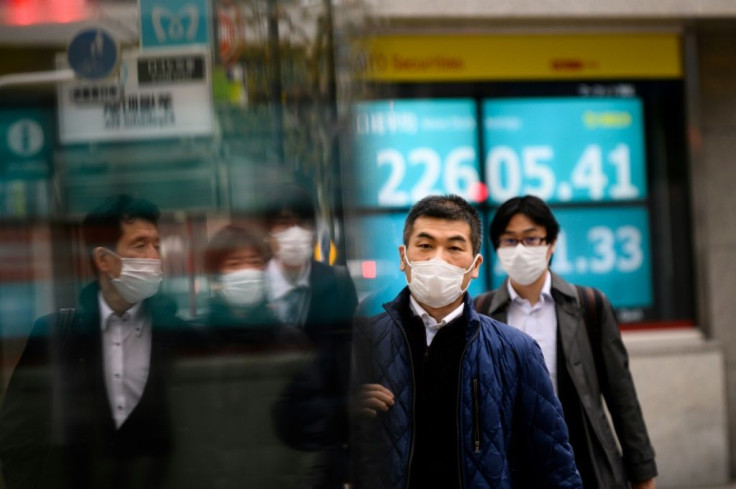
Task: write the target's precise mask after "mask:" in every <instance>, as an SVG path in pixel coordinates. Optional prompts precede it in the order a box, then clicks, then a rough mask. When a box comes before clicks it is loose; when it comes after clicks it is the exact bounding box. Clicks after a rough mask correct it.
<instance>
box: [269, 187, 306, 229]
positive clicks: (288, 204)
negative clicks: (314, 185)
mask: <svg viewBox="0 0 736 489" xmlns="http://www.w3.org/2000/svg"><path fill="white" fill-rule="evenodd" d="M271 196H272V197H271V199H270V201H269V202H268V204H267V205H266V209H265V211H264V216H263V217H264V218H265V221H266V226H268V227H269V228H271V227H272V226H273V225H274V224H275V223H277V222H278V220H279V218H280V217H283V216H284V215H291V216H293V217H295V218H296V219H297V220H299V221H303V222H306V223H308V224H310V225H311V226H314V225H315V224H316V222H317V213H316V211H315V206H314V198H313V196H312V194H311V193H310V192H308V191H307V190H306V189H305V188H304V187H303V186H301V185H299V184H296V183H284V184H280V185H276V186H275V187H273V188H272V189H271Z"/></svg>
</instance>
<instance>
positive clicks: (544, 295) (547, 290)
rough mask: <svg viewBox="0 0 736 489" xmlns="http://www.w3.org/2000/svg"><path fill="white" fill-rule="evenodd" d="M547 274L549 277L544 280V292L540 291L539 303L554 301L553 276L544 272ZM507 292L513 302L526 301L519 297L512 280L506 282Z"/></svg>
mask: <svg viewBox="0 0 736 489" xmlns="http://www.w3.org/2000/svg"><path fill="white" fill-rule="evenodd" d="M544 273H546V274H547V276H546V277H545V278H544V284H543V285H542V290H540V291H539V302H540V303H544V302H546V301H552V300H553V299H552V274H551V273H549V270H547V271H546V272H544ZM506 290H507V291H508V293H509V297H510V298H511V302H518V301H525V300H526V299H524V298H523V297H521V296H520V295H519V293H518V292H516V289H514V287H513V286H512V285H511V279H509V280H506Z"/></svg>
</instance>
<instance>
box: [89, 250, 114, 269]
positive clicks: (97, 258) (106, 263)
mask: <svg viewBox="0 0 736 489" xmlns="http://www.w3.org/2000/svg"><path fill="white" fill-rule="evenodd" d="M111 258H112V257H111V256H110V253H108V252H107V251H106V250H105V248H103V247H102V246H98V247H97V248H95V249H94V250H92V261H93V262H94V264H95V267H97V271H99V272H100V273H110V271H111V270H112V263H111V262H110V259H111Z"/></svg>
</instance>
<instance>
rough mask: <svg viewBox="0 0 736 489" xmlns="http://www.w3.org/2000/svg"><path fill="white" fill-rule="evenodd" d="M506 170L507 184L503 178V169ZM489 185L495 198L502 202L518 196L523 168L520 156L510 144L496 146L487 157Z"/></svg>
mask: <svg viewBox="0 0 736 489" xmlns="http://www.w3.org/2000/svg"><path fill="white" fill-rule="evenodd" d="M504 168H505V170H506V184H505V185H504V181H503V179H502V178H501V170H502V169H504ZM486 175H487V176H488V187H489V189H490V194H491V195H492V196H493V198H494V200H496V201H498V202H502V201H505V200H508V199H510V198H511V197H516V196H517V195H519V191H520V190H521V169H520V165H519V157H518V156H517V155H516V152H515V151H514V150H513V149H512V148H510V147H508V146H496V147H495V148H493V149H492V150H491V151H490V153H488V158H487V159H486Z"/></svg>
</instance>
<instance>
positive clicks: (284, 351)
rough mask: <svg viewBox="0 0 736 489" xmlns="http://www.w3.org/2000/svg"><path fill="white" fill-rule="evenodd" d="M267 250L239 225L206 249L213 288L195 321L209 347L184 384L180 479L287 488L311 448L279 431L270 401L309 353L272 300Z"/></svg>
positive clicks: (229, 485)
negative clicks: (184, 463) (183, 475)
mask: <svg viewBox="0 0 736 489" xmlns="http://www.w3.org/2000/svg"><path fill="white" fill-rule="evenodd" d="M269 255H270V252H269V249H268V247H267V245H266V241H264V239H263V237H262V235H261V233H259V232H258V231H256V230H253V229H245V228H240V227H236V226H226V227H225V228H223V229H221V230H220V231H218V232H217V233H216V234H215V235H214V236H213V238H212V240H211V241H210V243H209V246H208V248H207V250H206V252H205V267H206V270H207V273H208V275H209V279H210V283H211V284H212V286H211V288H212V291H213V294H212V299H211V301H210V307H209V310H208V311H207V313H206V314H205V315H204V316H203V317H202V318H199V319H198V320H197V323H198V329H199V330H200V331H201V332H202V334H203V336H205V338H206V341H207V343H208V348H207V350H206V351H207V354H206V355H205V356H204V357H203V358H201V359H200V360H199V362H198V363H197V365H196V366H195V367H194V368H193V369H192V370H191V375H192V378H196V382H190V383H187V384H186V385H187V387H188V388H189V389H191V390H190V391H189V392H188V396H189V397H188V398H187V399H188V401H190V402H188V403H184V404H185V405H186V406H188V407H187V408H183V409H182V411H185V412H184V415H185V416H187V420H186V425H187V427H188V428H187V431H186V439H187V441H188V443H186V444H182V446H183V447H184V448H185V449H184V450H182V453H183V454H185V455H187V456H188V457H189V458H188V459H187V460H188V461H189V462H190V463H189V464H188V467H186V468H185V470H190V472H188V473H189V474H190V477H188V478H187V480H185V481H181V483H182V485H181V486H180V487H222V488H235V487H263V488H271V487H273V488H287V487H294V485H295V481H297V480H299V479H300V478H301V477H302V475H301V473H300V470H299V467H300V466H301V465H303V464H304V463H305V462H302V460H303V459H304V458H305V455H304V454H303V453H300V452H298V451H296V450H293V449H290V448H288V447H287V446H285V445H284V444H283V443H282V442H281V441H280V440H279V439H278V438H277V437H276V434H275V433H274V430H273V428H272V425H273V423H272V420H271V406H272V405H273V403H274V402H275V401H276V400H277V399H278V396H279V395H280V393H281V392H282V391H283V389H284V388H285V386H286V385H287V383H288V382H290V381H291V379H292V378H293V377H294V375H295V374H296V373H297V372H300V371H302V370H303V369H304V367H305V365H307V364H308V362H309V361H310V360H311V355H310V353H309V351H308V349H306V348H304V347H303V345H304V344H305V342H304V341H302V340H301V338H302V337H303V333H301V331H298V330H297V329H296V328H292V327H289V326H285V325H282V324H280V323H279V321H278V320H277V319H276V318H275V317H274V316H273V315H272V314H271V311H270V309H269V307H268V306H267V304H266V293H265V287H266V284H265V279H264V269H265V264H266V263H267V261H268V259H269ZM189 406H196V408H192V407H189ZM194 467H196V469H194ZM172 487H173V486H172Z"/></svg>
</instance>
